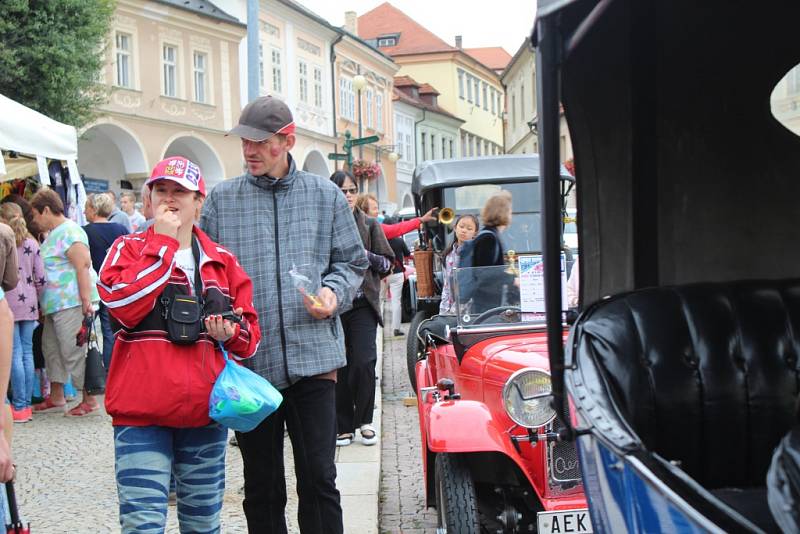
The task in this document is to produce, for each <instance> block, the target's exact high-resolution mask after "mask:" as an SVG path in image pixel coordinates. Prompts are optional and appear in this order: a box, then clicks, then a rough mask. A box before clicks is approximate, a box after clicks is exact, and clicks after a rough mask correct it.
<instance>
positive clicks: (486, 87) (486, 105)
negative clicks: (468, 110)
mask: <svg viewBox="0 0 800 534" xmlns="http://www.w3.org/2000/svg"><path fill="white" fill-rule="evenodd" d="M483 109H485V110H488V109H489V84H487V83H486V82H484V83H483Z"/></svg>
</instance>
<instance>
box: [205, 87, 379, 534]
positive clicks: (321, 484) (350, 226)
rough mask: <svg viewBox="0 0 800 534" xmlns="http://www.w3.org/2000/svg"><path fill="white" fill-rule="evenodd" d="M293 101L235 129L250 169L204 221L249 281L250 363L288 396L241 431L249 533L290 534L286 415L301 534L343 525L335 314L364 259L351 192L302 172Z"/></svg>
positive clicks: (262, 110)
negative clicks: (295, 274)
mask: <svg viewBox="0 0 800 534" xmlns="http://www.w3.org/2000/svg"><path fill="white" fill-rule="evenodd" d="M294 130H295V125H294V121H293V119H292V114H291V111H290V110H289V108H288V107H287V106H286V104H284V103H283V102H281V101H280V100H278V99H275V98H272V97H261V98H258V99H256V100H254V101H253V102H251V103H250V104H248V105H247V106H246V107H245V108H244V110H242V115H241V117H240V118H239V124H238V125H237V126H236V127H235V128H233V130H231V132H230V133H231V134H232V135H237V136H239V137H241V140H242V152H243V154H244V158H245V160H246V163H247V173H246V174H244V175H243V176H239V177H237V178H233V179H231V180H226V181H224V182H222V183H220V184H219V185H217V186H216V187H215V188H214V190H213V191H212V192H211V194H209V195H208V198H207V199H206V202H205V205H204V207H203V214H202V216H201V219H200V225H201V227H202V229H203V230H204V231H205V232H206V233H207V234H208V235H209V236H210V237H211V239H212V240H214V241H216V242H218V243H220V244H221V245H223V246H225V247H226V248H228V249H229V250H230V251H231V252H232V253H233V254H235V255H236V257H238V258H239V262H240V264H241V265H242V267H244V269H245V271H246V272H247V274H248V275H249V276H250V278H251V279H252V281H253V289H254V291H253V293H254V304H255V308H256V310H257V312H258V316H259V322H260V323H261V331H262V340H261V345H260V346H259V347H258V350H257V352H256V354H255V356H253V357H252V358H251V359H249V360H248V361H247V362H246V363H245V365H247V366H248V367H250V368H251V369H253V370H254V371H255V372H257V373H259V374H260V375H262V376H264V377H265V378H266V379H268V380H269V381H270V382H271V383H272V384H273V385H274V386H275V387H276V388H278V389H280V390H281V393H283V397H284V401H283V404H282V405H281V407H280V408H279V409H278V410H277V411H276V412H275V413H274V414H272V415H271V416H270V417H268V418H267V419H266V420H265V421H264V422H263V423H262V424H261V425H260V426H258V427H257V428H256V429H255V430H253V431H252V432H248V433H238V432H237V440H238V442H239V447H240V449H241V452H242V458H243V459H244V476H245V487H244V489H245V497H244V512H245V515H246V516H247V525H248V529H249V531H250V532H251V533H261V532H273V533H285V532H286V520H285V507H286V481H285V476H284V466H283V428H284V423H285V425H286V428H287V429H288V431H289V437H290V438H291V441H292V448H293V449H294V459H295V460H294V461H295V469H296V472H297V493H298V496H299V509H298V522H299V525H300V530H301V532H303V533H314V534H316V533H321V532H331V533H341V532H342V531H343V526H342V508H341V505H340V502H339V492H338V490H337V489H336V465H335V463H334V453H335V449H336V447H335V444H336V399H335V382H336V370H337V369H338V368H340V367H343V366H344V365H345V363H346V360H345V350H344V335H343V333H342V327H341V324H340V322H339V318H338V315H339V314H340V313H342V312H343V311H346V310H347V309H348V308H349V307H350V305H351V302H352V300H353V297H354V295H355V293H356V291H357V290H358V288H359V287H360V286H361V281H362V277H363V274H364V272H365V270H366V269H367V266H368V262H367V257H366V254H365V252H364V247H363V245H362V243H361V238H360V237H359V234H358V231H357V229H356V225H355V221H354V219H353V214H352V212H351V211H350V208H349V207H348V205H347V201H346V200H345V197H344V195H343V194H342V193H341V191H339V189H338V188H337V187H336V186H335V185H334V184H333V183H332V182H331V181H330V180H328V179H327V178H323V177H320V176H316V175H313V174H310V173H307V172H304V171H301V170H298V169H297V167H296V165H295V161H294V159H293V158H292V156H291V155H290V154H289V151H290V150H291V149H292V147H293V146H294V144H295V136H294ZM293 268H298V270H302V272H303V273H304V274H306V275H307V276H309V277H310V278H312V279H316V280H318V282H319V283H320V284H321V287H320V289H319V290H318V291H317V294H316V296H315V298H311V296H309V295H303V294H302V293H301V292H300V291H299V290H298V289H297V288H296V287H295V285H294V284H293V281H292V277H291V276H290V274H289V271H290V270H292V269H293Z"/></svg>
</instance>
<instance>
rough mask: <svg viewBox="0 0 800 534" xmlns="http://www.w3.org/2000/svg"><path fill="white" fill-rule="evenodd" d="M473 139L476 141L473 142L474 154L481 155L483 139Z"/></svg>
mask: <svg viewBox="0 0 800 534" xmlns="http://www.w3.org/2000/svg"><path fill="white" fill-rule="evenodd" d="M475 141H476V143H475V155H476V156H480V155H481V145H482V144H483V141H481V140H480V139H476V140H475Z"/></svg>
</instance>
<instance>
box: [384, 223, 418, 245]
mask: <svg viewBox="0 0 800 534" xmlns="http://www.w3.org/2000/svg"><path fill="white" fill-rule="evenodd" d="M381 228H383V234H384V235H385V236H386V239H387V240H389V239H394V238H395V237H400V236H401V235H405V234H407V233H408V232H411V231H414V230H416V229H417V228H419V217H414V218H413V219H409V220H407V221H402V222H399V223H396V224H382V225H381Z"/></svg>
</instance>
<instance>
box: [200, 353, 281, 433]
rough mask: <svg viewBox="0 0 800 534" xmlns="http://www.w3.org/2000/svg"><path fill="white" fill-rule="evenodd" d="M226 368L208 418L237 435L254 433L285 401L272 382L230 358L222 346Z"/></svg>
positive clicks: (216, 386) (212, 397) (217, 382)
mask: <svg viewBox="0 0 800 534" xmlns="http://www.w3.org/2000/svg"><path fill="white" fill-rule="evenodd" d="M220 349H221V350H222V355H223V356H224V357H225V367H224V368H223V369H222V372H220V374H219V376H218V377H217V381H216V382H215V383H214V387H213V388H212V389H211V397H210V398H209V401H208V416H209V417H210V418H211V419H213V420H214V421H216V422H218V423H220V424H221V425H225V426H227V427H228V428H231V429H233V430H236V431H237V432H250V431H251V430H253V429H254V428H255V427H257V426H258V425H259V424H261V422H262V421H263V420H264V419H266V418H267V416H269V414H271V413H272V412H274V411H275V410H277V409H278V406H280V405H281V402H282V401H283V396H282V395H281V393H280V391H278V390H277V389H275V387H274V386H273V385H272V384H270V383H269V381H268V380H267V379H265V378H263V377H261V376H259V375H257V374H256V373H254V372H253V371H251V370H250V369H248V368H247V367H243V366H241V365H239V364H238V363H236V362H235V361H233V360H231V359H230V358H229V357H228V351H227V350H225V348H224V347H223V346H222V344H221V343H220Z"/></svg>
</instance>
